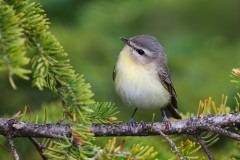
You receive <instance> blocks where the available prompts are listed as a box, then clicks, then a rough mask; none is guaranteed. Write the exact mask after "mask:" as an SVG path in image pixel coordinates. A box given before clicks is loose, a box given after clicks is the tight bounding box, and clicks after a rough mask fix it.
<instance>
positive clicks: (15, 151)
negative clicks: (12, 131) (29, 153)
mask: <svg viewBox="0 0 240 160" xmlns="http://www.w3.org/2000/svg"><path fill="white" fill-rule="evenodd" d="M6 138H7V140H8V144H9V146H10V148H11V150H12V154H13V157H14V159H15V160H19V155H18V153H17V150H16V147H15V145H14V142H13V139H12V138H11V137H10V136H7V137H6Z"/></svg>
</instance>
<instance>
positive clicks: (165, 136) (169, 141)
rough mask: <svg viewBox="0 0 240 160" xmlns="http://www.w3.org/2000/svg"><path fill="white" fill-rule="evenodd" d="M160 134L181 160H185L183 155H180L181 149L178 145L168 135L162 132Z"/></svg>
mask: <svg viewBox="0 0 240 160" xmlns="http://www.w3.org/2000/svg"><path fill="white" fill-rule="evenodd" d="M159 134H160V135H161V136H163V138H165V139H166V140H167V141H168V143H169V145H170V146H171V147H172V149H173V150H174V151H175V152H176V153H177V155H178V157H179V158H180V160H185V158H184V157H183V155H182V154H181V153H180V151H179V149H178V148H177V146H176V144H175V143H174V142H173V141H172V140H171V139H170V138H169V137H168V136H167V135H166V134H164V133H163V132H162V131H159Z"/></svg>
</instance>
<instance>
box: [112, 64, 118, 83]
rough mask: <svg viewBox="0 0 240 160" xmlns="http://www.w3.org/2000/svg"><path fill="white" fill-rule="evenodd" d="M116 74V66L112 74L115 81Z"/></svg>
mask: <svg viewBox="0 0 240 160" xmlns="http://www.w3.org/2000/svg"><path fill="white" fill-rule="evenodd" d="M116 74H117V71H116V65H114V68H113V73H112V79H113V81H115V78H116Z"/></svg>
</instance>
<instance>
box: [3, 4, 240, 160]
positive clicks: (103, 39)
mask: <svg viewBox="0 0 240 160" xmlns="http://www.w3.org/2000/svg"><path fill="white" fill-rule="evenodd" d="M38 2H40V3H41V4H42V5H43V8H44V10H45V12H46V14H47V17H48V18H49V19H50V22H51V24H50V30H51V32H52V33H53V34H54V35H55V36H56V38H57V39H58V40H59V41H60V43H61V44H62V46H63V47H64V49H65V51H66V52H67V53H68V54H69V59H70V60H71V64H72V65H73V66H74V69H75V70H76V72H78V73H80V74H84V77H85V79H86V82H88V83H90V84H91V86H92V91H93V92H94V94H95V96H94V99H95V100H96V101H111V102H114V103H115V104H116V106H117V107H118V109H119V111H120V114H119V115H118V119H119V120H121V121H123V122H126V121H128V120H129V118H130V116H131V114H132V112H133V108H130V107H126V106H125V105H124V104H123V103H122V102H121V100H120V98H119V97H118V96H117V94H116V93H115V91H114V83H113V81H112V71H113V66H114V64H115V62H116V59H117V57H118V54H119V52H120V51H121V49H122V48H123V46H124V44H123V42H122V41H121V40H120V39H119V38H118V37H120V36H124V37H132V36H134V35H139V34H147V35H152V36H154V37H156V38H157V39H158V40H159V42H160V43H161V44H162V45H163V47H164V48H165V52H166V54H167V57H168V63H169V68H170V71H171V77H172V80H173V82H174V85H175V88H176V91H177V94H178V104H179V110H180V112H182V113H184V114H185V113H187V112H190V113H194V114H196V113H197V111H198V104H199V100H205V99H207V98H208V97H210V96H211V97H212V99H213V100H214V101H215V102H216V104H219V103H220V101H221V96H222V94H225V95H227V96H228V102H227V105H228V106H230V107H231V108H234V107H235V100H234V96H236V93H237V92H239V89H237V88H236V87H235V85H234V84H232V83H230V80H231V77H230V76H229V75H230V73H231V70H232V68H236V67H239V63H240V9H239V8H240V1H239V0H231V1H224V0H213V1H209V0H195V1H192V0H182V1H176V0H163V1H159V0H152V1H144V0H128V1H118V0H112V1H109V0H102V1H97V0H89V1H84V0H71V1H66V0H49V1H44V0H38ZM0 78H1V84H0V91H1V93H2V94H1V95H2V96H0V106H1V112H0V115H6V114H9V115H12V114H14V113H16V112H17V111H18V110H22V108H23V106H25V105H30V106H31V108H32V110H38V109H39V108H40V107H41V105H42V104H46V103H50V102H52V101H56V100H57V97H55V96H54V95H53V94H52V93H50V91H47V90H45V91H39V90H38V89H36V88H32V86H31V84H30V83H29V81H23V80H21V79H16V81H17V82H16V84H17V86H18V90H16V91H13V90H12V88H11V87H10V85H9V83H8V78H7V73H0ZM153 113H155V114H156V118H155V121H160V120H161V116H160V113H159V111H158V110H139V111H138V112H137V114H136V117H135V121H140V120H143V121H151V118H152V114H153ZM108 139H110V138H98V139H97V142H98V143H99V145H104V144H106V142H107V140H108ZM123 139H126V143H127V144H133V143H139V142H141V143H143V144H144V145H149V146H154V147H155V150H156V151H158V152H159V158H160V159H167V158H169V157H171V156H170V155H171V151H170V147H169V146H168V145H162V143H165V142H163V140H162V138H161V137H159V136H157V137H142V138H138V137H134V138H132V137H123V138H119V139H118V140H119V143H120V141H122V140H123ZM19 144H20V143H19ZM128 147H129V146H128V145H126V148H128ZM231 147H232V142H231V141H229V139H226V138H224V137H223V138H222V140H220V141H218V142H217V145H215V146H213V147H211V151H213V153H214V156H216V159H225V156H226V154H227V153H228V152H229V151H230V149H229V148H231ZM19 148H21V149H22V151H23V152H22V156H26V153H27V155H28V156H30V155H32V156H33V157H34V155H35V154H36V155H37V153H36V152H35V151H33V152H31V153H30V152H29V151H28V150H29V148H26V149H24V147H23V146H21V147H19ZM219 150H221V152H219ZM203 154H204V153H203ZM28 156H26V157H28ZM37 158H39V159H40V157H37Z"/></svg>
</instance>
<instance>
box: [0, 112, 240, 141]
mask: <svg viewBox="0 0 240 160" xmlns="http://www.w3.org/2000/svg"><path fill="white" fill-rule="evenodd" d="M237 125H240V113H231V114H226V115H219V116H213V115H206V116H205V117H204V118H200V117H191V118H188V119H184V120H178V121H172V122H171V128H170V129H168V130H166V131H165V132H164V134H166V135H173V134H191V135H192V134H195V133H198V132H203V131H213V132H216V133H218V134H222V135H225V136H228V137H230V138H234V139H237V140H239V136H240V135H239V134H237V133H232V132H229V131H227V130H226V129H223V128H225V127H229V126H237ZM150 128H151V129H150ZM165 128H166V125H165V123H160V122H155V123H153V124H152V123H151V122H141V123H134V124H133V125H132V126H131V129H129V125H128V124H127V123H123V124H114V125H112V124H104V125H102V124H93V125H91V126H90V130H91V132H93V133H94V134H95V136H96V137H102V136H151V135H159V131H162V132H163V131H164V130H165ZM0 134H1V135H5V136H6V135H7V134H11V137H13V138H14V137H38V138H41V137H42V138H57V139H62V140H64V137H63V135H64V134H65V135H66V136H67V137H71V136H72V131H71V129H70V125H68V124H45V125H41V124H29V123H23V122H18V121H16V120H9V121H8V120H7V119H3V118H0Z"/></svg>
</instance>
